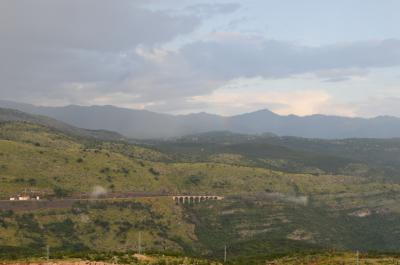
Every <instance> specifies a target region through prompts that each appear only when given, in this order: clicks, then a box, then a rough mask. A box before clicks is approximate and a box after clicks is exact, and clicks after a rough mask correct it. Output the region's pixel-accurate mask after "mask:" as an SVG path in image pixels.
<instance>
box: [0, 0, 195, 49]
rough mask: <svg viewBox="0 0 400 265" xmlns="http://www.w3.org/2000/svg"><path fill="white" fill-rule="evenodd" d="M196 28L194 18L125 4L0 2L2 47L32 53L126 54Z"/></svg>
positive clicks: (49, 0)
mask: <svg viewBox="0 0 400 265" xmlns="http://www.w3.org/2000/svg"><path fill="white" fill-rule="evenodd" d="M199 23H200V20H199V18H197V17H196V16H183V15H181V16H179V17H177V16H171V15H168V14H167V13H165V12H162V11H151V10H148V9H146V8H143V7H142V5H138V4H135V1H129V0H119V1H118V2H114V1H108V0H85V1H80V0H61V1H53V0H36V1H26V0H4V1H1V2H0V25H1V26H0V37H1V39H2V43H3V44H4V43H9V44H10V45H15V44H16V43H18V44H19V45H24V44H25V45H27V44H29V46H30V47H32V46H33V47H38V48H57V49H60V48H61V49H62V48H68V49H87V50H105V51H120V50H127V49H131V48H132V47H134V46H136V45H138V44H146V45H152V44H154V43H162V42H165V41H168V40H171V39H172V38H174V37H176V36H177V35H179V34H186V33H189V32H191V31H192V30H193V29H194V27H196V26H198V25H199Z"/></svg>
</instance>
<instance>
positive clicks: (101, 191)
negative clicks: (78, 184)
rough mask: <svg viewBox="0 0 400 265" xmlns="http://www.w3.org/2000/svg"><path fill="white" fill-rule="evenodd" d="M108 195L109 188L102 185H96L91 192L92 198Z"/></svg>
mask: <svg viewBox="0 0 400 265" xmlns="http://www.w3.org/2000/svg"><path fill="white" fill-rule="evenodd" d="M106 195H107V190H106V189H105V188H103V187H102V186H94V187H93V189H92V193H91V194H90V197H91V198H92V199H97V198H100V197H104V196H106Z"/></svg>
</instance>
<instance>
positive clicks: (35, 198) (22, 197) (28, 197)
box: [10, 192, 40, 201]
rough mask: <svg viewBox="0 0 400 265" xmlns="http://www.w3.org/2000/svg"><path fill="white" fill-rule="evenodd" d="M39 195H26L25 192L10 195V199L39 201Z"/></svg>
mask: <svg viewBox="0 0 400 265" xmlns="http://www.w3.org/2000/svg"><path fill="white" fill-rule="evenodd" d="M39 200H40V196H39V195H33V196H31V195H28V194H27V193H26V192H25V193H24V194H20V195H17V196H14V197H10V201H39Z"/></svg>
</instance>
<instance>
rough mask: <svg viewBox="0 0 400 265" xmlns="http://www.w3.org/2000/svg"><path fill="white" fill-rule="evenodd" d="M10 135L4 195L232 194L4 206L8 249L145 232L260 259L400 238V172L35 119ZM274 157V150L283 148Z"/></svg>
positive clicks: (156, 243)
mask: <svg viewBox="0 0 400 265" xmlns="http://www.w3.org/2000/svg"><path fill="white" fill-rule="evenodd" d="M0 139H1V140H0V197H1V198H2V199H5V200H7V199H8V198H9V197H10V196H15V195H16V194H19V193H21V192H23V191H24V190H28V191H34V192H35V193H40V194H42V195H43V196H44V199H50V200H56V198H57V197H59V198H62V197H75V198H77V197H78V196H82V194H83V195H84V196H85V195H89V194H91V193H92V192H93V190H94V189H96V187H101V188H102V189H103V190H104V192H105V191H107V192H108V193H109V194H114V195H118V194H125V193H134V192H137V193H149V194H150V193H153V194H160V195H161V194H162V195H176V194H191V195H202V194H212V195H220V196H225V199H224V200H222V201H207V202H202V203H198V204H194V205H193V204H192V205H188V204H186V205H177V204H175V202H174V201H173V200H172V198H171V197H168V196H165V197H159V198H148V199H146V198H142V199H135V198H132V199H124V200H123V199H109V200H101V201H100V200H99V201H96V200H93V201H81V202H79V201H77V202H75V203H73V204H72V206H71V205H70V206H68V207H66V206H65V205H62V204H60V206H59V207H52V208H51V209H41V210H35V211H26V209H23V210H21V209H18V208H16V209H14V211H2V212H0V250H3V251H0V253H2V255H3V256H7V255H8V256H9V255H42V254H40V253H43V249H44V247H45V246H46V245H50V246H51V248H52V249H53V251H54V252H55V253H57V252H59V253H61V252H70V253H78V252H87V251H128V250H133V251H134V250H136V249H137V245H138V243H137V242H138V235H139V232H140V233H141V235H142V240H143V246H144V248H145V249H146V251H148V252H150V253H151V252H156V253H181V254H185V255H195V256H203V257H212V258H214V259H221V258H222V255H223V248H224V246H225V245H227V247H228V252H229V256H230V258H231V261H230V262H231V263H232V264H258V263H259V262H261V261H264V260H266V259H270V260H271V259H274V258H276V257H280V256H284V255H287V254H290V253H293V252H302V251H306V250H308V251H309V250H322V249H331V248H336V249H359V250H377V251H395V250H397V249H398V248H399V247H400V243H399V242H398V240H397V238H398V236H397V235H398V231H400V223H399V222H398V220H399V217H400V207H399V206H398V205H399V204H398V202H399V201H400V198H399V191H400V185H399V184H396V183H390V182H385V181H381V180H374V179H372V178H365V177H363V176H358V175H357V174H353V176H351V175H344V174H338V173H337V172H336V174H328V173H327V172H325V171H323V170H321V171H320V172H319V173H318V174H315V172H313V173H312V174H310V173H307V170H302V169H301V170H300V169H299V170H298V172H293V171H290V170H288V171H284V170H283V169H282V168H281V170H278V169H277V168H275V169H271V168H268V167H265V166H259V165H258V164H257V163H253V160H254V158H251V157H249V156H248V155H246V153H242V154H241V155H240V156H239V155H238V154H232V153H224V152H225V150H223V151H222V152H219V151H218V150H216V152H215V153H214V154H210V156H208V157H207V159H204V160H200V159H197V158H196V159H193V158H191V157H190V156H189V155H187V156H186V153H185V152H183V153H181V154H180V156H179V157H177V156H176V155H175V154H173V153H171V152H163V151H162V148H161V147H154V146H152V148H148V147H146V146H144V145H141V146H139V145H134V144H129V143H127V142H102V141H98V139H93V138H92V139H91V138H81V137H78V136H74V135H71V134H64V133H61V132H58V131H56V130H54V129H52V128H49V127H46V126H43V125H39V124H33V123H27V122H3V123H1V124H0ZM217 147H218V146H217ZM251 147H252V145H250V146H248V147H247V148H251ZM197 148H202V146H201V145H200V146H198V147H197ZM285 150H289V149H285ZM289 151H290V150H289ZM289 151H287V152H289ZM248 152H250V151H248ZM290 152H291V151H290ZM296 155H297V156H298V157H301V155H302V153H301V152H297V153H296ZM185 156H186V157H185ZM263 157H264V159H271V160H273V159H274V158H273V153H271V155H269V154H268V153H267V152H264V153H263ZM288 159H289V160H290V158H288ZM304 159H306V158H304ZM307 159H309V158H307ZM324 159H328V156H327V157H326V158H324ZM326 161H327V162H326V163H328V162H329V161H328V160H326ZM317 162H318V161H317ZM317 162H316V163H317ZM318 163H319V162H318ZM317 167H318V165H317ZM318 168H319V167H318ZM321 168H322V167H321ZM2 203H3V204H4V203H5V202H0V206H1V205H2ZM38 203H39V202H38ZM3 253H7V254H3ZM38 253H39V254H38Z"/></svg>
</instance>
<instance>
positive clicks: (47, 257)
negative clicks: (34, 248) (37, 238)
mask: <svg viewBox="0 0 400 265" xmlns="http://www.w3.org/2000/svg"><path fill="white" fill-rule="evenodd" d="M46 259H47V261H49V260H50V246H49V245H46Z"/></svg>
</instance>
